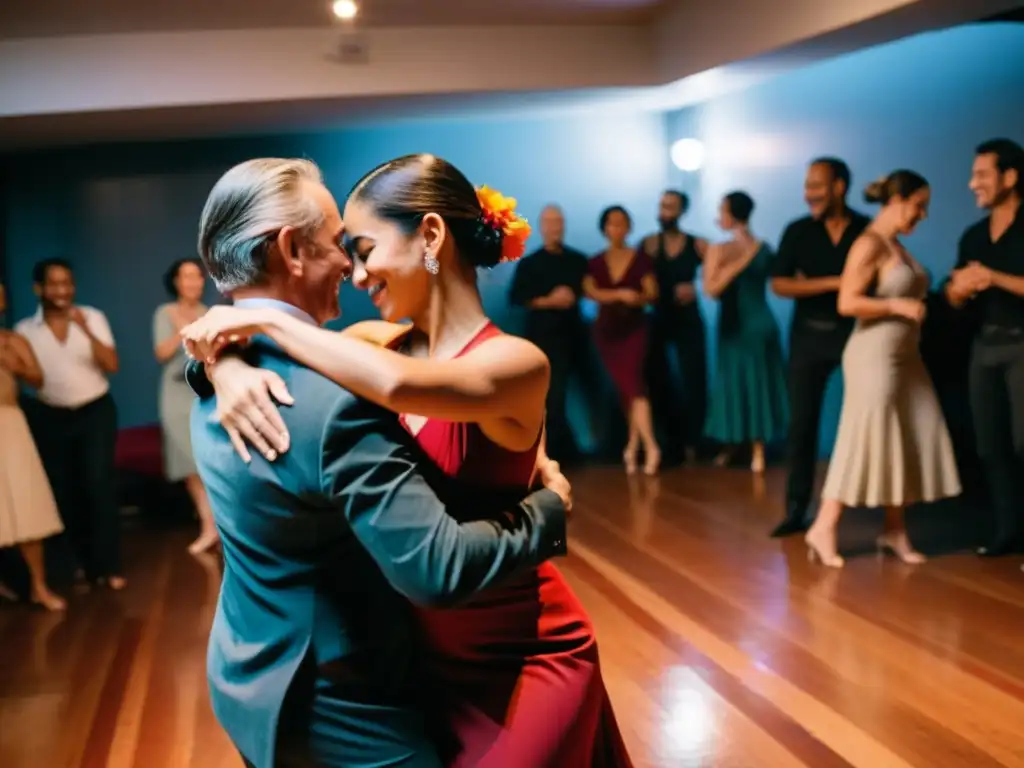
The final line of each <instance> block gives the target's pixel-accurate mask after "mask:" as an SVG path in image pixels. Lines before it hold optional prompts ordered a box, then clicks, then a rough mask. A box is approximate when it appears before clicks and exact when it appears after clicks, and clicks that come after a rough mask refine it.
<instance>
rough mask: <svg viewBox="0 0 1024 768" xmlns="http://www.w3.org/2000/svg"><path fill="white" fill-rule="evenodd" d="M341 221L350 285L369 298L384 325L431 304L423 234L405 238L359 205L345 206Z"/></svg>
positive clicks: (416, 312)
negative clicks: (343, 227) (350, 261)
mask: <svg viewBox="0 0 1024 768" xmlns="http://www.w3.org/2000/svg"><path fill="white" fill-rule="evenodd" d="M344 220H345V245H346V249H347V250H348V252H349V256H350V257H351V258H352V282H353V284H354V285H355V286H356V287H357V288H359V289H360V290H365V291H367V292H368V293H369V295H370V300H371V301H373V305H374V306H375V307H376V308H377V311H378V312H380V316H381V318H382V319H384V320H387V321H389V322H398V321H400V320H406V319H408V318H413V317H417V316H418V315H420V314H421V313H422V312H423V310H424V308H425V307H426V305H427V302H428V301H429V298H430V273H429V272H427V270H426V268H425V267H424V263H423V262H424V258H425V256H426V243H425V242H424V238H423V236H422V234H421V233H420V232H419V231H417V232H414V233H413V234H411V235H409V234H406V233H405V232H403V231H402V229H401V228H400V227H399V226H397V225H396V224H394V223H392V222H390V221H386V220H384V219H382V218H380V217H379V216H377V215H376V214H375V213H374V212H373V209H372V208H371V207H370V206H369V205H366V204H365V203H361V202H358V201H350V202H349V203H348V204H347V205H346V206H345V214H344Z"/></svg>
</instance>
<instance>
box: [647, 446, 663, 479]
mask: <svg viewBox="0 0 1024 768" xmlns="http://www.w3.org/2000/svg"><path fill="white" fill-rule="evenodd" d="M660 466H661V449H660V448H651V449H650V450H644V474H645V475H647V476H648V477H653V476H654V475H656V474H658V468H659V467H660Z"/></svg>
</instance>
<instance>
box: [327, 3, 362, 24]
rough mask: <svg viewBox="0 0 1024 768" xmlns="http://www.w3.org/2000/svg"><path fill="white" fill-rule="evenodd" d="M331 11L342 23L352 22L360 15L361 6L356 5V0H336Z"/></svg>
mask: <svg viewBox="0 0 1024 768" xmlns="http://www.w3.org/2000/svg"><path fill="white" fill-rule="evenodd" d="M331 10H333V11H334V15H335V16H337V17H338V18H339V19H341V20H342V21H351V20H352V19H354V18H355V17H356V14H357V13H359V6H358V5H356V3H355V0H335V2H334V5H332V6H331Z"/></svg>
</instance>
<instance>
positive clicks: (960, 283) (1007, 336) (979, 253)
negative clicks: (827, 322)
mask: <svg viewBox="0 0 1024 768" xmlns="http://www.w3.org/2000/svg"><path fill="white" fill-rule="evenodd" d="M970 188H971V191H972V192H974V196H975V199H976V200H977V203H978V206H979V207H980V208H986V209H988V211H989V215H988V216H987V217H986V218H984V219H982V220H981V221H979V222H977V223H976V224H974V225H972V226H971V227H969V228H968V229H967V231H965V232H964V234H963V237H961V238H960V248H959V253H958V256H957V261H956V266H955V267H954V269H953V274H952V276H951V277H950V279H949V282H948V283H947V284H946V297H947V299H948V300H949V303H950V304H951V305H952V306H953V307H956V308H964V310H965V311H966V312H968V313H970V314H971V315H972V318H971V319H972V320H973V321H974V324H973V325H974V334H975V335H974V342H973V346H972V350H971V362H970V366H969V369H968V381H969V387H970V400H971V415H972V417H973V420H974V436H975V442H976V445H977V449H978V456H979V457H980V458H981V461H982V468H983V470H984V472H985V475H986V478H987V480H988V485H989V492H990V493H991V497H992V506H993V507H994V511H995V518H996V520H995V522H996V530H995V535H994V537H993V538H992V540H991V541H990V543H989V544H988V545H987V546H984V547H981V548H980V549H979V550H978V554H980V555H984V556H988V557H995V556H999V555H1005V554H1009V553H1012V552H1016V551H1018V550H1020V548H1021V544H1022V534H1024V525H1022V520H1024V509H1022V506H1024V215H1022V214H1021V212H1020V206H1021V197H1022V196H1024V149H1022V148H1021V146H1020V145H1019V144H1017V143H1015V142H1013V141H1010V140H1009V139H994V140H992V141H987V142H985V143H984V144H981V145H980V146H979V147H978V148H977V150H976V151H975V158H974V166H973V168H972V171H971V181H970Z"/></svg>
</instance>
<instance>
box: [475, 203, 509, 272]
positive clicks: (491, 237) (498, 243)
mask: <svg viewBox="0 0 1024 768" xmlns="http://www.w3.org/2000/svg"><path fill="white" fill-rule="evenodd" d="M472 237H473V245H474V246H475V247H474V248H473V249H472V251H471V253H470V254H468V255H469V256H470V257H471V258H472V261H473V263H474V264H475V265H476V266H478V267H488V268H489V267H496V266H497V265H498V264H499V263H501V251H502V241H503V240H504V237H505V236H504V234H503V233H502V231H501V230H500V229H498V228H497V227H495V226H494V225H493V224H491V223H490V222H488V221H487V219H486V218H484V216H483V214H481V215H480V216H478V217H477V219H476V222H474V229H473V235H472Z"/></svg>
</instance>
